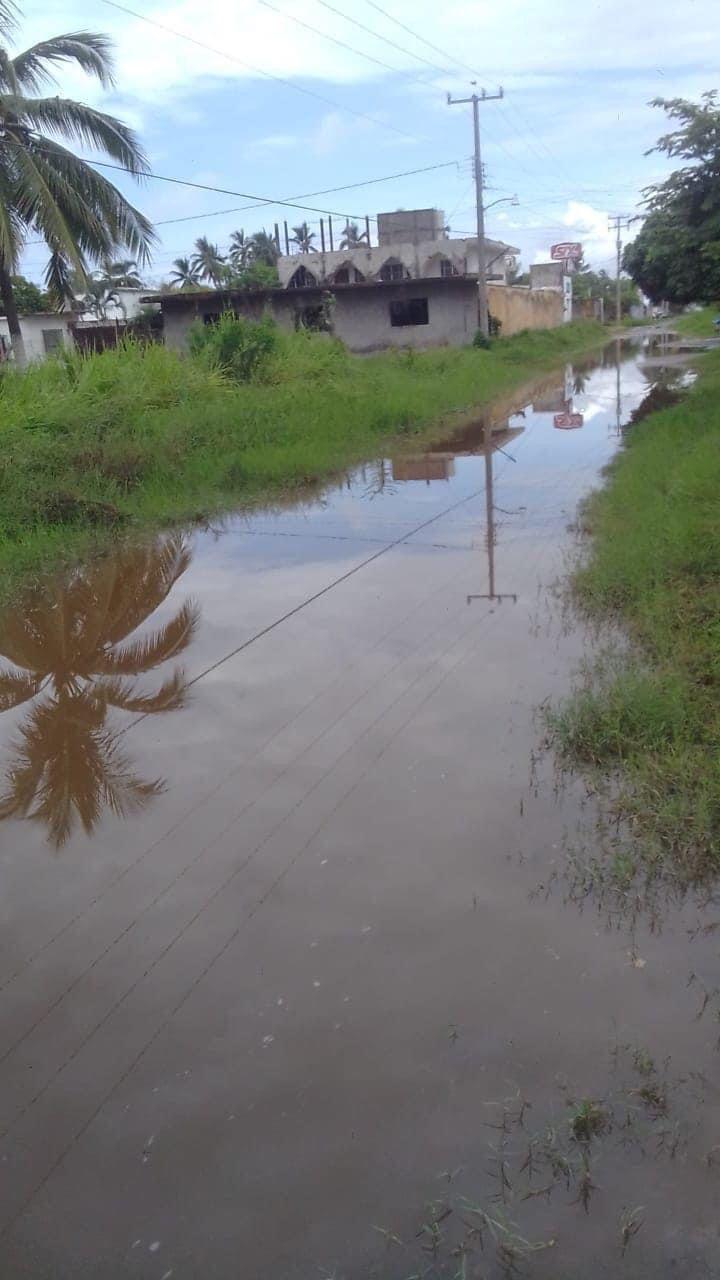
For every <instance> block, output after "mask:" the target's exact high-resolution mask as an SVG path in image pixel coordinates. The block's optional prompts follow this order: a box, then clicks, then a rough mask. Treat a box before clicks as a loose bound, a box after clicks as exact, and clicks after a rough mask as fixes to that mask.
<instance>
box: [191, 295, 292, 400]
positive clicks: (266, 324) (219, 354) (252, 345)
mask: <svg viewBox="0 0 720 1280" xmlns="http://www.w3.org/2000/svg"><path fill="white" fill-rule="evenodd" d="M277 340H278V331H277V326H276V324H275V322H274V320H273V319H272V318H271V317H270V316H264V317H263V318H262V320H259V321H257V322H255V321H253V320H243V319H242V318H241V317H239V316H236V315H233V313H232V311H225V312H224V313H223V315H221V316H220V318H219V320H217V321H216V323H215V324H203V323H202V321H201V320H199V321H196V323H195V325H194V326H193V329H192V331H191V334H190V350H191V352H192V353H193V355H195V356H203V357H204V358H206V359H207V360H209V362H210V364H211V365H213V366H215V367H217V368H218V369H221V370H222V372H223V373H225V374H227V376H228V377H230V378H233V379H234V381H236V382H248V381H249V380H250V378H252V377H254V376H255V375H256V374H257V373H259V372H260V371H261V370H262V369H263V368H264V367H265V366H267V363H268V360H269V358H270V356H271V355H272V353H273V352H274V351H275V349H276V347H277Z"/></svg>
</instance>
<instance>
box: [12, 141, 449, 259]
mask: <svg viewBox="0 0 720 1280" xmlns="http://www.w3.org/2000/svg"><path fill="white" fill-rule="evenodd" d="M461 163H462V162H461V161H460V160H443V161H442V163H440V164H426V165H423V166H422V167H421V168H419V169H405V170H403V171H402V172H401V173H388V174H385V176H384V177H382V178H366V179H365V180H364V181H363V182H347V183H345V185H344V186H342V187H325V188H324V189H323V190H322V191H303V192H301V193H300V194H299V195H296V196H291V197H289V198H290V199H292V200H308V199H312V198H313V197H314V196H329V195H334V194H335V193H336V192H338V191H352V190H355V189H357V188H358V187H372V186H375V185H376V184H377V183H379V182H392V181H393V180H394V179H395V178H411V177H414V176H415V175H416V174H418V173H433V172H434V171H435V170H437V169H451V168H454V167H456V166H457V165H459V164H461ZM278 203H282V202H281V201H277V200H269V199H268V200H261V201H260V202H259V203H258V204H241V205H235V206H234V208H232V209H214V210H213V211H212V212H210V213H191V214H188V215H187V216H186V217H184V218H163V219H162V220H161V221H159V222H155V223H154V224H153V225H154V226H156V227H168V226H170V225H171V224H172V223H176V222H193V221H194V220H195V219H196V218H216V217H220V215H221V214H227V213H245V212H246V211H247V210H248V209H264V208H266V206H267V205H271V204H278ZM370 220H371V222H374V221H375V218H374V217H371V219H370ZM36 243H38V244H39V243H40V241H37V242H36Z"/></svg>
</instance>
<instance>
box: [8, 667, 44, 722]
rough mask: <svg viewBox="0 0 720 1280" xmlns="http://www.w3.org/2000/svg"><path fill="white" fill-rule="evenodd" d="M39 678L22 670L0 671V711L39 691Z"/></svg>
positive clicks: (16, 704) (23, 700) (33, 695)
mask: <svg viewBox="0 0 720 1280" xmlns="http://www.w3.org/2000/svg"><path fill="white" fill-rule="evenodd" d="M41 683H42V682H41V680H40V679H38V678H37V677H36V676H31V675H28V674H27V673H26V672H24V671H0V712H1V711H10V710H11V709H12V708H13V707H19V706H20V705H21V704H22V703H23V702H28V701H29V700H30V698H34V697H35V696H36V694H37V693H39V691H40V687H41Z"/></svg>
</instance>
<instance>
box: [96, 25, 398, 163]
mask: <svg viewBox="0 0 720 1280" xmlns="http://www.w3.org/2000/svg"><path fill="white" fill-rule="evenodd" d="M100 3H101V4H104V5H107V6H108V7H109V8H111V9H117V10H119V12H120V13H127V14H129V15H130V17H131V18H137V19H138V20H139V21H140V22H147V23H148V25H149V26H151V27H156V28H157V29H158V31H164V32H165V33H166V34H167V35H171V36H176V37H177V39H178V40H187V41H188V43H189V44H194V45H196V46H197V47H198V48H199V49H204V50H205V52H206V53H212V54H215V55H216V56H217V57H218V58H225V59H226V60H227V61H228V62H234V63H237V64H238V65H239V66H241V67H244V68H245V70H246V71H252V73H253V74H254V75H258V76H264V77H265V79H267V80H273V81H275V83H276V84H282V85H285V87H286V88H289V89H295V90H296V92H297V93H303V94H305V96H306V97H308V98H315V99H316V100H317V101H318V102H323V103H324V104H325V106H329V107H332V108H333V109H334V110H335V111H346V112H348V113H349V114H350V115H352V116H357V118H358V119H359V120H365V121H369V123H370V124H374V125H376V126H379V127H380V128H381V129H389V130H391V131H392V132H393V133H397V134H400V136H401V137H403V138H410V139H411V140H412V141H413V142H417V137H416V135H415V134H414V133H408V132H407V131H406V130H405V129H400V128H399V127H398V126H397V125H394V124H389V123H388V122H387V121H386V120H381V119H380V118H379V117H378V116H369V115H367V114H366V113H365V112H364V111H356V110H355V108H354V107H348V106H344V105H343V104H342V103H340V102H336V101H335V100H334V99H333V98H328V97H326V95H325V94H322V93H317V92H316V91H315V90H314V89H308V88H307V87H306V86H305V85H302V84H298V83H297V81H296V80H288V79H287V78H286V77H284V76H277V75H275V74H274V73H273V72H272V71H265V70H263V68H262V67H256V66H255V65H254V64H253V63H251V62H246V61H245V60H244V59H243V58H239V57H238V56H237V54H234V53H229V52H228V51H227V50H226V49H216V48H215V47H214V46H213V45H210V44H206V43H205V41H204V40H198V39H197V37H196V36H190V35H188V34H187V32H185V31H178V30H177V29H176V28H175V27H170V26H168V24H167V23H165V22H159V21H158V20H157V18H150V17H148V15H147V14H144V13H138V12H137V10H136V9H130V8H129V7H128V6H127V5H124V4H120V3H118V0H100Z"/></svg>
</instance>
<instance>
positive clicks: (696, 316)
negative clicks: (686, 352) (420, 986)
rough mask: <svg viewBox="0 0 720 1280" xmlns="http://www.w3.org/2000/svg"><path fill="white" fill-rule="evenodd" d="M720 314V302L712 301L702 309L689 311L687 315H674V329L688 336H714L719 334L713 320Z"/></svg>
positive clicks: (672, 321) (672, 320) (672, 322)
mask: <svg viewBox="0 0 720 1280" xmlns="http://www.w3.org/2000/svg"><path fill="white" fill-rule="evenodd" d="M718 315H720V302H716V303H711V304H710V306H709V307H703V308H702V310H701V311H688V312H687V314H686V315H682V316H673V317H672V319H671V321H670V323H671V324H672V327H673V329H676V330H677V332H678V333H681V334H682V335H683V336H684V337H688V338H712V337H715V336H716V334H717V330H716V329H715V327H714V325H713V320H714V319H715V318H716V316H718Z"/></svg>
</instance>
